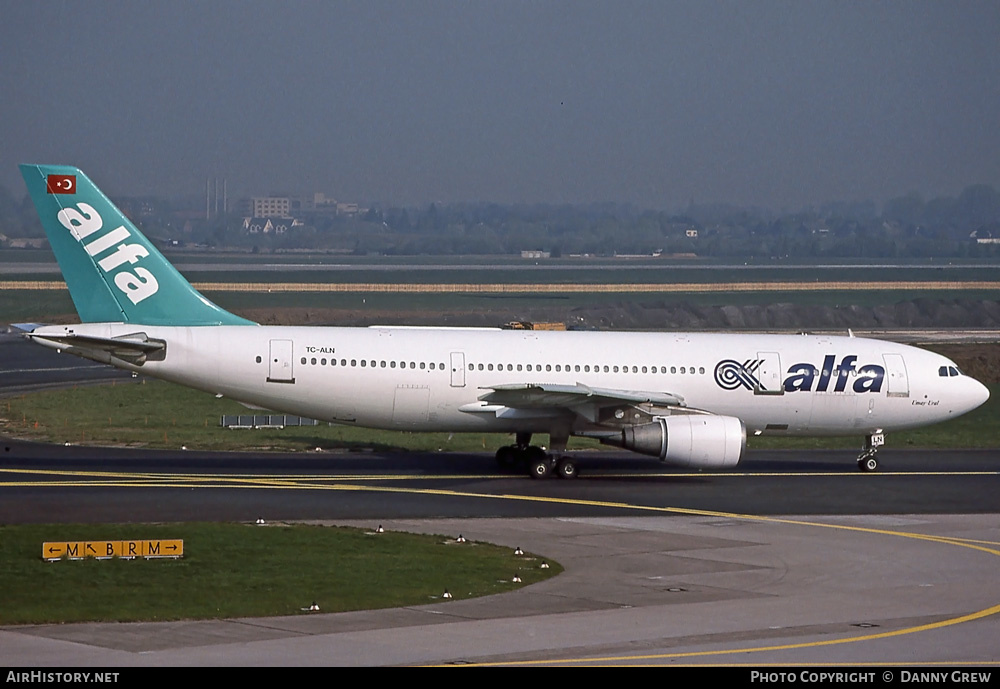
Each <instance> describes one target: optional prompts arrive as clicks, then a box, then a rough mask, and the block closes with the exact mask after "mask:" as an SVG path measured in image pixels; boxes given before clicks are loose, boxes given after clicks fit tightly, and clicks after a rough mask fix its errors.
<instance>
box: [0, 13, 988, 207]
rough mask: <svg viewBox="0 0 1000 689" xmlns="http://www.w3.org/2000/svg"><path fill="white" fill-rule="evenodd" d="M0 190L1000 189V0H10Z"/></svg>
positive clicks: (512, 196)
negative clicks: (26, 170) (52, 184)
mask: <svg viewBox="0 0 1000 689" xmlns="http://www.w3.org/2000/svg"><path fill="white" fill-rule="evenodd" d="M0 17H2V21H0V136H2V146H0V151H2V153H0V184H3V185H5V186H7V188H8V189H10V190H11V191H12V192H14V194H15V195H16V196H20V195H21V194H22V193H23V191H24V188H23V183H22V182H21V180H20V177H19V175H18V173H17V168H16V164H17V163H19V162H51V163H68V164H74V165H78V166H80V167H81V168H83V169H84V170H85V171H87V173H88V174H89V175H90V176H91V177H92V178H94V179H95V181H97V182H98V183H99V184H101V186H102V187H104V188H105V191H107V192H108V193H110V194H112V195H133V194H144V193H153V194H159V195H174V194H181V193H198V192H199V190H203V189H204V184H205V181H204V180H205V178H206V177H208V176H220V177H223V176H224V177H226V178H228V180H229V191H230V194H231V195H233V196H235V195H240V194H262V193H268V192H271V191H278V190H287V191H290V192H312V191H323V192H325V193H328V194H331V195H333V196H334V197H336V198H338V199H341V200H346V201H358V202H362V203H368V202H373V201H375V202H382V203H384V204H411V203H422V202H427V201H444V202H448V201H498V202H504V203H506V202H520V201H525V202H535V201H544V202H555V203H559V202H570V203H580V202H589V201H622V202H631V203H635V204H637V205H640V206H644V207H654V208H666V209H671V208H675V207H678V206H681V205H683V204H686V203H687V201H688V200H689V199H691V198H694V199H695V200H696V201H698V202H707V201H721V202H731V203H739V204H757V205H766V206H770V207H772V208H775V209H780V208H783V207H784V208H797V207H799V206H802V205H806V204H810V203H818V202H822V201H825V200H830V199H839V200H854V199H864V198H871V199H874V200H876V201H879V202H881V201H883V200H885V199H887V198H890V197H892V196H898V195H900V194H904V193H906V192H909V191H918V192H921V193H922V194H924V195H925V197H930V196H934V195H939V194H947V195H954V194H957V193H958V192H959V191H961V189H962V188H963V187H965V186H966V185H969V184H974V183H986V184H992V185H994V186H997V187H1000V2H997V1H996V0H986V1H984V2H962V1H949V2H918V1H915V0H907V1H905V2H868V1H864V2H818V1H798V0H795V1H789V2H773V1H763V0H757V1H754V2H711V1H692V2H668V1H666V0H656V1H653V2H586V1H582V0H573V1H571V2H550V1H544V0H542V1H533V2H510V1H495V2H477V1H474V0H472V1H470V0H464V1H462V2H444V1H434V2H428V1H421V0H405V1H401V2H378V1H364V2H325V1H324V2H319V1H316V2H305V1H302V2H265V1H262V0H239V1H237V2H220V1H218V0H211V1H208V2H182V1H179V0H170V1H169V2H163V1H150V2H132V1H129V2H109V1H105V2H60V1H58V0H45V1H44V2H24V1H23V0H0Z"/></svg>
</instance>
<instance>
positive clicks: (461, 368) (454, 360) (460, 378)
mask: <svg viewBox="0 0 1000 689" xmlns="http://www.w3.org/2000/svg"><path fill="white" fill-rule="evenodd" d="M451 387H453V388H464V387H465V352H452V353H451Z"/></svg>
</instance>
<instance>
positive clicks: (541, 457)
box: [496, 433, 579, 479]
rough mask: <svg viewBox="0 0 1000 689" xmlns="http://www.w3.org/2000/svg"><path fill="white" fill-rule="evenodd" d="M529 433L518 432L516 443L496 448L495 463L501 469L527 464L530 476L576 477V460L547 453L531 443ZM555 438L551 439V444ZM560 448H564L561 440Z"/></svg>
mask: <svg viewBox="0 0 1000 689" xmlns="http://www.w3.org/2000/svg"><path fill="white" fill-rule="evenodd" d="M530 442H531V434H530V433H518V434H517V444H516V445H505V446H503V447H501V448H500V449H499V450H497V455H496V456H497V464H499V465H500V468H501V469H504V470H506V471H509V470H511V469H513V468H514V467H515V466H517V465H522V466H527V468H528V475H529V476H531V478H539V479H541V478H549V477H551V476H558V477H559V478H566V479H570V478H576V477H577V474H578V473H579V471H578V469H577V466H576V461H575V460H574V459H573V458H572V457H569V456H566V455H560V454H557V453H552V454H548V453H546V452H545V450H543V449H542V448H540V447H538V446H537V445H531V444H530ZM556 443H557V440H556V439H553V445H556ZM561 445H562V449H565V448H566V441H565V440H563V441H562V443H561Z"/></svg>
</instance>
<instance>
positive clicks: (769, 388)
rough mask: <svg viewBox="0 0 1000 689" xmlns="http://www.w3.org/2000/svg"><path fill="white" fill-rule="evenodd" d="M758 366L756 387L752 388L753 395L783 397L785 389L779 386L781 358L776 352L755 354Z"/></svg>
mask: <svg viewBox="0 0 1000 689" xmlns="http://www.w3.org/2000/svg"><path fill="white" fill-rule="evenodd" d="M757 360H758V361H759V362H760V366H759V368H758V369H757V382H758V385H756V386H754V391H753V392H754V394H755V395H783V394H785V388H784V387H782V385H781V358H780V357H779V356H778V353H777V352H757Z"/></svg>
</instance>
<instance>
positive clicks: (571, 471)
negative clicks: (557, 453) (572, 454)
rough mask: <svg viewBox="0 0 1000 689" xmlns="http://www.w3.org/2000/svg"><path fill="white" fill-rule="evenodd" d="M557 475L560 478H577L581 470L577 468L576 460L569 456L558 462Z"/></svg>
mask: <svg viewBox="0 0 1000 689" xmlns="http://www.w3.org/2000/svg"><path fill="white" fill-rule="evenodd" d="M556 476H558V477H559V478H566V479H571V478H576V477H577V476H579V471H578V470H577V468H576V462H574V461H573V460H572V459H570V458H569V457H563V458H562V459H560V460H559V461H558V462H557V463H556Z"/></svg>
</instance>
